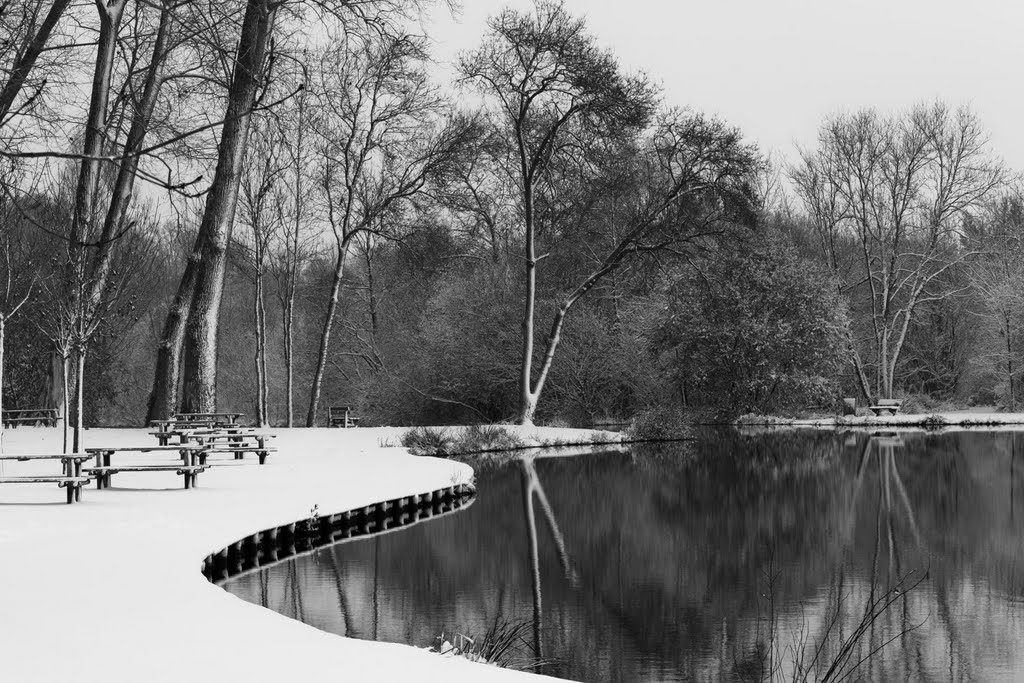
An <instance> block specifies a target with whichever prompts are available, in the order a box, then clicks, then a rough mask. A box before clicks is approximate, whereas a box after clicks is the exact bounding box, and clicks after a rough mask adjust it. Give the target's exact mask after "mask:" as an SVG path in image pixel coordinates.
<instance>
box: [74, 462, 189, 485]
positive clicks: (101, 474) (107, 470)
mask: <svg viewBox="0 0 1024 683" xmlns="http://www.w3.org/2000/svg"><path fill="white" fill-rule="evenodd" d="M205 469H206V465H101V466H98V467H87V468H85V472H87V473H89V474H90V475H92V476H94V477H96V488H98V489H105V488H110V476H111V475H113V474H117V473H118V472H175V473H177V474H180V475H183V476H184V477H185V488H186V489H190V488H192V487H193V486H195V485H196V481H197V479H198V475H199V473H200V472H202V471H204V470H205Z"/></svg>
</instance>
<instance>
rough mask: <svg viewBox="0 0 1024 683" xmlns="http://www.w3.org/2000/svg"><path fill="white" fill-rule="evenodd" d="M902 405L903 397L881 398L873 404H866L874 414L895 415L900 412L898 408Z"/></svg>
mask: <svg viewBox="0 0 1024 683" xmlns="http://www.w3.org/2000/svg"><path fill="white" fill-rule="evenodd" d="M902 407H903V399H900V398H883V399H880V400H879V401H878V403H876V404H875V405H873V406H868V410H870V411H871V412H872V413H874V414H875V415H895V414H896V413H898V412H900V408H902Z"/></svg>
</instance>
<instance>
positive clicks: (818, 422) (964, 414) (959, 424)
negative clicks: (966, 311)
mask: <svg viewBox="0 0 1024 683" xmlns="http://www.w3.org/2000/svg"><path fill="white" fill-rule="evenodd" d="M736 425H737V426H739V427H821V428H836V427H853V428H858V427H861V428H875V427H892V428H902V427H908V428H910V427H928V428H932V429H941V428H959V429H966V428H971V427H975V428H983V429H991V428H994V427H1001V426H1002V427H1013V428H1015V429H1021V428H1024V413H986V412H976V411H957V412H944V413H931V414H927V415H924V414H922V415H903V414H900V415H869V416H845V417H843V416H840V417H821V418H807V419H796V418H785V417H773V416H767V415H765V416H762V415H745V416H743V417H741V418H740V419H739V420H737V421H736Z"/></svg>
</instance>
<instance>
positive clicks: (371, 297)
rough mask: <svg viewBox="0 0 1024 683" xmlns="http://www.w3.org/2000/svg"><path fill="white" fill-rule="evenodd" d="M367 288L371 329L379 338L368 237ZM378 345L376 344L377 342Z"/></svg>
mask: <svg viewBox="0 0 1024 683" xmlns="http://www.w3.org/2000/svg"><path fill="white" fill-rule="evenodd" d="M364 255H365V259H366V288H367V290H369V299H368V305H369V308H370V330H371V331H372V333H373V338H374V339H376V338H377V330H378V322H377V292H376V291H375V290H374V288H373V259H371V258H370V240H369V238H367V241H366V252H365V254H364ZM375 345H376V344H375Z"/></svg>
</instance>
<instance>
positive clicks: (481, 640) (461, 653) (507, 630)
mask: <svg viewBox="0 0 1024 683" xmlns="http://www.w3.org/2000/svg"><path fill="white" fill-rule="evenodd" d="M529 632H530V622H528V621H515V622H513V621H509V620H508V619H504V618H495V620H494V623H493V624H491V627H490V628H488V629H487V632H486V633H484V635H482V636H480V637H478V638H473V637H470V636H467V635H464V634H462V633H451V634H445V633H444V632H442V633H441V635H439V636H438V637H437V638H436V639H435V641H434V645H433V646H432V647H431V648H430V650H431V652H437V653H439V654H442V655H445V656H448V657H465V658H466V659H469V660H471V661H474V662H482V663H486V664H493V665H495V666H500V667H503V668H508V669H518V670H520V671H525V670H529V669H535V668H537V667H538V666H539V665H540V664H541V663H542V662H541V661H540V660H539V659H537V657H535V656H533V655H532V654H525V655H524V654H523V653H524V652H526V653H530V652H531V650H532V648H531V647H530V644H529V641H527V639H526V638H527V636H528V635H529Z"/></svg>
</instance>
